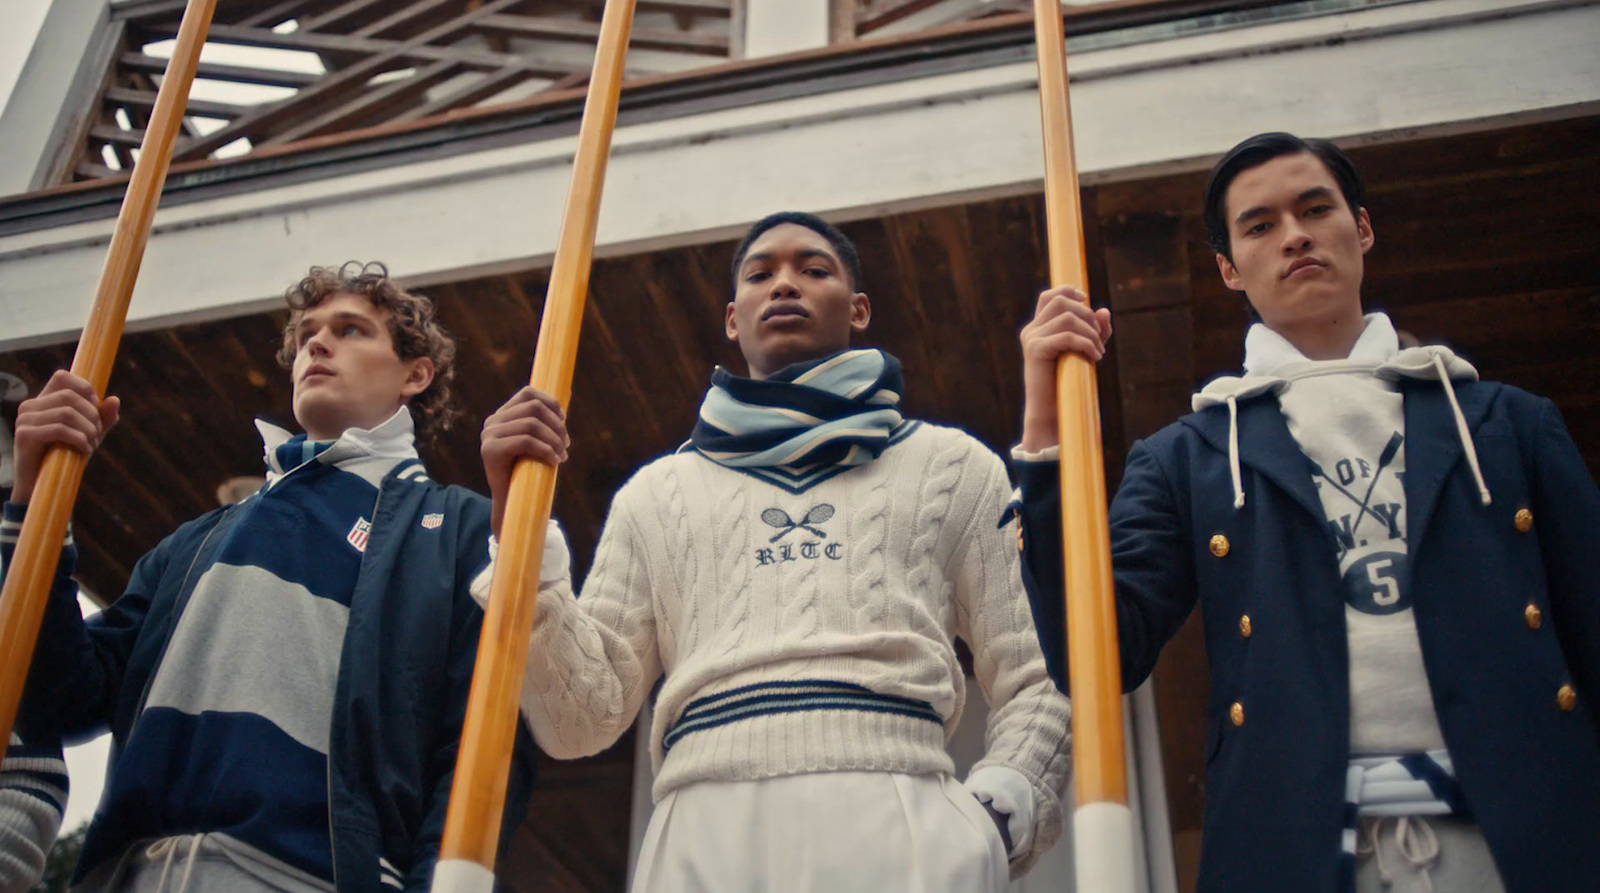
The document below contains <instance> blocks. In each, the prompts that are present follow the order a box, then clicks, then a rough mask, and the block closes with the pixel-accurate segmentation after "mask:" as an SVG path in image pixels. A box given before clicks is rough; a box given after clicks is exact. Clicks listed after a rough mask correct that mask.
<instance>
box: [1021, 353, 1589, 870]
mask: <svg viewBox="0 0 1600 893" xmlns="http://www.w3.org/2000/svg"><path fill="white" fill-rule="evenodd" d="M1402 388H1403V394H1404V399H1405V424H1406V465H1407V473H1406V476H1405V481H1404V486H1405V492H1406V501H1407V509H1406V512H1407V522H1406V531H1407V536H1406V540H1407V544H1408V550H1409V561H1410V568H1411V574H1412V582H1411V586H1410V592H1411V593H1412V594H1413V598H1414V604H1415V611H1416V622H1417V635H1418V638H1419V639H1420V641H1421V645H1422V656H1423V663H1424V666H1425V668H1426V670H1427V674H1428V681H1429V684H1430V685H1431V686H1432V690H1433V700H1434V706H1435V708H1436V709H1437V711H1438V716H1439V725H1440V728H1441V729H1442V731H1443V733H1444V738H1445V744H1446V746H1448V748H1449V750H1450V755H1451V758H1452V759H1453V761H1454V763H1455V767H1456V771H1457V774H1458V776H1459V778H1460V781H1461V785H1462V788H1463V790H1464V792H1465V796H1466V799H1467V802H1468V805H1469V806H1470V807H1471V809H1472V811H1473V813H1474V814H1475V816H1476V818H1477V821H1478V823H1479V825H1480V826H1481V828H1482V831H1483V834H1484V837H1485V838H1486V840H1487V841H1488V844H1489V848H1490V850H1491V852H1492V853H1493V855H1494V859H1495V864H1496V865H1497V866H1498V868H1499V870H1500V874H1501V876H1502V878H1503V880H1504V881H1505V884H1506V889H1507V890H1508V891H1509V893H1566V891H1574V893H1576V891H1586V893H1587V891H1593V890H1596V889H1600V736H1597V731H1596V725H1595V718H1594V714H1593V710H1594V709H1595V702H1594V698H1596V697H1597V696H1600V492H1597V491H1596V489H1595V483H1594V479H1593V477H1592V476H1591V475H1590V474H1589V471H1588V469H1587V468H1586V467H1585V465H1584V463H1583V459H1582V457H1581V456H1580V455H1579V454H1578V451H1577V449H1576V448H1575V447H1574V445H1573V443H1572V439H1571V437H1570V436H1569V435H1568V434H1567V431H1566V428H1565V426H1564V425H1563V424H1562V422H1561V417H1560V414H1559V413H1558V412H1557V410H1556V408H1555V406H1554V404H1552V403H1551V402H1550V401H1549V400H1545V399H1542V398H1538V397H1534V396H1532V395H1530V394H1527V393H1525V392H1523V391H1519V390H1517V389H1516V388H1512V387H1509V386H1504V385H1499V384H1493V383H1483V382H1458V383H1457V385H1456V388H1457V390H1456V393H1457V395H1458V397H1459V400H1460V403H1461V409H1462V412H1463V414H1464V415H1465V417H1466V420H1467V424H1468V428H1469V430H1470V431H1471V434H1472V441H1473V444H1474V446H1475V448H1476V450H1477V454H1478V458H1479V460H1480V463H1481V465H1482V468H1483V473H1484V476H1485V479H1486V482H1487V484H1488V487H1489V490H1490V492H1491V493H1492V494H1493V501H1492V503H1491V504H1490V505H1488V506H1485V505H1483V504H1482V502H1481V500H1480V498H1479V494H1478V491H1477V488H1476V485H1475V484H1474V482H1473V480H1472V477H1471V474H1470V471H1469V469H1468V468H1467V466H1466V464H1465V461H1464V459H1463V451H1462V447H1461V444H1460V442H1459V440H1458V436H1457V433H1456V428H1455V421H1454V418H1453V417H1452V414H1451V411H1450V406H1449V404H1448V402H1447V398H1446V395H1445V393H1444V391H1443V389H1442V387H1441V386H1440V385H1439V384H1438V382H1422V381H1406V382H1404V383H1403V384H1402ZM1228 426H1229V422H1228V411H1227V409H1226V408H1224V407H1214V408H1210V409H1206V410H1202V411H1201V412H1197V413H1194V414H1192V415H1188V416H1185V417H1183V418H1181V419H1179V420H1178V421H1177V422H1175V423H1173V424H1171V425H1168V426H1167V427H1166V428H1163V429H1162V430H1161V431H1159V432H1157V433H1156V434H1155V435H1154V436H1152V437H1150V438H1149V439H1147V440H1144V441H1141V442H1138V443H1135V444H1134V446H1133V448H1132V450H1131V451H1130V453H1129V455H1128V461H1127V466H1126V469H1125V471H1124V472H1123V478H1122V484H1121V487H1120V488H1119V489H1118V491H1117V495H1116V497H1115V499H1114V500H1113V501H1112V505H1111V511H1110V517H1111V550H1112V567H1113V576H1114V579H1115V588H1116V602H1117V625H1118V636H1119V639H1120V645H1121V658H1122V674H1123V686H1124V688H1125V690H1129V691H1131V690H1132V689H1133V688H1135V687H1136V686H1138V685H1139V683H1141V682H1143V681H1144V679H1145V678H1146V677H1147V676H1149V674H1150V672H1151V670H1152V669H1154V667H1155V663H1156V658H1157V656H1158V655H1159V653H1160V650H1161V647H1162V646H1163V645H1164V644H1165V643H1166V642H1167V640H1168V639H1170V638H1171V637H1172V636H1173V635H1174V634H1175V633H1176V632H1177V631H1178V628H1179V627H1180V626H1181V625H1182V624H1183V622H1184V620H1185V619H1186V618H1187V617H1188V615H1189V612H1190V610H1191V609H1192V608H1193V607H1194V606H1195V603H1196V602H1197V601H1198V602H1199V603H1200V605H1201V606H1202V611H1201V613H1202V619H1203V621H1204V627H1205V638H1206V652H1207V656H1208V659H1209V662H1210V668H1211V697H1210V704H1209V706H1208V708H1207V713H1208V719H1209V721H1208V724H1207V730H1206V786H1205V793H1206V802H1205V819H1204V826H1203V832H1202V852H1201V860H1200V889H1201V890H1203V891H1224V890H1227V891H1242V890H1248V891H1272V890H1285V891H1297V893H1299V891H1304V893H1319V891H1326V893H1333V891H1335V889H1336V886H1337V883H1338V878H1339V871H1338V858H1339V853H1340V830H1341V828H1342V810H1343V806H1344V776H1345V769H1346V765H1347V763H1348V758H1349V741H1350V717H1349V673H1348V642H1347V639H1346V632H1345V603H1344V598H1343V595H1342V592H1341V589H1340V586H1339V571H1338V567H1337V563H1336V559H1335V548H1334V542H1333V539H1332V534H1331V533H1330V532H1329V531H1328V529H1327V525H1326V521H1325V516H1324V513H1323V510H1322V506H1321V502H1320V500H1319V498H1318V496H1317V493H1316V490H1315V488H1314V485H1313V482H1312V478H1311V475H1310V473H1309V471H1308V469H1307V465H1306V459H1305V458H1304V454H1303V453H1302V452H1301V451H1300V448H1299V445H1298V444H1297V443H1296V442H1295V441H1294V439H1293V437H1292V436H1291V435H1290V434H1289V430H1288V426H1287V425H1286V423H1285V422H1284V419H1283V416H1282V414H1281V412H1280V411H1279V409H1278V403H1277V399H1276V397H1274V396H1272V395H1270V394H1268V395H1261V396H1257V397H1254V398H1250V399H1247V400H1244V401H1241V402H1240V403H1239V453H1240V458H1241V461H1242V465H1243V468H1242V471H1243V475H1244V490H1245V492H1246V493H1247V494H1248V497H1247V500H1246V502H1245V505H1244V507H1243V508H1242V509H1238V510H1236V509H1234V507H1233V487H1232V482H1231V476H1230V472H1229V467H1228ZM1017 470H1018V476H1019V478H1020V480H1021V484H1022V492H1023V521H1024V527H1025V531H1026V532H1025V535H1024V545H1023V552H1024V571H1023V576H1024V582H1025V583H1026V585H1027V588H1028V596H1029V600H1030V602H1031V604H1032V607H1033V611H1034V618H1035V621H1036V622H1037V624H1038V627H1039V630H1040V640H1041V645H1042V646H1043V649H1044V653H1045V658H1046V662H1047V664H1048V665H1049V668H1050V671H1051V674H1052V676H1053V677H1054V678H1055V680H1056V684H1057V685H1058V686H1061V687H1062V688H1063V690H1065V687H1066V685H1065V679H1064V669H1063V668H1064V665H1065V658H1064V651H1065V647H1066V646H1065V638H1064V632H1063V630H1064V619H1063V614H1064V611H1063V607H1062V595H1061V588H1062V582H1061V579H1062V570H1061V559H1060V555H1061V553H1060V545H1059V544H1060V531H1061V524H1060V518H1059V511H1060V494H1059V491H1058V477H1057V471H1056V468H1055V465H1054V464H1052V463H1029V462H1022V463H1018V469H1017ZM1522 509H1526V510H1528V511H1530V512H1531V513H1532V524H1531V526H1529V527H1528V529H1527V530H1526V531H1523V530H1521V529H1520V526H1519V525H1518V524H1517V523H1516V516H1517V513H1518V511H1519V510H1522ZM1521 526H1526V525H1521ZM1219 535H1220V536H1222V537H1225V538H1226V541H1227V546H1228V547H1227V548H1226V549H1222V548H1220V545H1221V541H1220V540H1219V541H1217V545H1218V548H1215V549H1213V538H1215V537H1217V536H1219ZM1219 552H1224V553H1225V554H1222V555H1220V556H1219V555H1218V554H1216V553H1219ZM1530 606H1533V607H1535V608H1537V609H1538V613H1539V620H1538V622H1537V623H1535V622H1533V620H1532V619H1531V618H1532V617H1533V616H1534V612H1532V611H1530V610H1529V608H1530ZM1245 615H1248V616H1249V618H1250V622H1249V624H1248V630H1249V631H1248V634H1246V633H1245V632H1244V631H1243V629H1242V625H1241V622H1240V621H1241V618H1242V617H1244V616H1245ZM1563 686H1571V687H1572V688H1574V689H1575V690H1576V694H1577V697H1576V700H1575V702H1574V701H1573V700H1572V699H1571V697H1570V694H1569V695H1568V697H1566V698H1561V697H1559V696H1558V692H1560V690H1561V689H1562V687H1563ZM1563 701H1564V702H1565V706H1566V708H1567V709H1564V707H1563V705H1562V703H1561V702H1563ZM1235 704H1238V705H1239V707H1240V708H1241V709H1240V711H1239V718H1240V719H1242V722H1239V723H1236V722H1235V721H1234V716H1233V715H1232V714H1233V709H1232V708H1233V706H1234V705H1235Z"/></svg>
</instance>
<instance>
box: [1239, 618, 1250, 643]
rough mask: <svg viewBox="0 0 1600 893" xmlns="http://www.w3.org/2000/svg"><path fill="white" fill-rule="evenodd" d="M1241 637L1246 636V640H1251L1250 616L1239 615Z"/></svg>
mask: <svg viewBox="0 0 1600 893" xmlns="http://www.w3.org/2000/svg"><path fill="white" fill-rule="evenodd" d="M1239 635H1241V636H1244V637H1245V638H1246V639H1248V638H1250V615H1249V614H1241V615H1239Z"/></svg>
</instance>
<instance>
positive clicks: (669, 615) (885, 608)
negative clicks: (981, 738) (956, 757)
mask: <svg viewBox="0 0 1600 893" xmlns="http://www.w3.org/2000/svg"><path fill="white" fill-rule="evenodd" d="M1009 495H1010V485H1009V484H1008V482H1007V478H1006V473H1005V469H1004V466H1003V465H1002V463H1001V461H1000V459H999V457H998V456H996V455H994V454H993V453H992V452H990V451H989V450H988V449H986V448H985V447H984V446H983V445H982V444H980V443H979V442H978V441H977V440H975V439H973V438H972V437H970V436H968V435H967V434H964V433H962V432H960V431H957V430H954V429H950V428H942V427H938V426H934V425H928V424H923V425H920V426H919V427H918V428H917V429H916V430H915V431H913V432H912V434H911V435H910V436H908V437H907V438H906V439H905V440H903V441H901V442H900V443H898V444H895V445H894V446H891V447H890V448H889V449H888V450H886V451H885V452H884V453H883V455H881V456H880V457H879V458H877V459H876V460H874V461H872V462H870V463H868V464H866V465H863V466H860V467H858V468H855V469H852V470H850V471H848V472H846V473H844V474H841V475H839V476H837V477H834V478H832V479H831V480H828V481H826V482H824V483H821V484H818V485H816V486H815V487H813V488H811V489H809V490H807V491H806V492H804V493H802V494H799V495H796V494H791V493H788V492H786V491H784V490H782V489H779V488H778V487H775V486H773V485H771V484H769V483H766V482H764V481H760V480H757V479H755V478H753V477H750V476H748V475H745V474H742V473H739V472H736V471H733V470H730V469H728V468H724V467H722V466H719V465H716V464H714V463H712V462H711V461H710V460H708V459H706V458H704V457H702V456H700V455H697V454H694V453H680V454H677V455H672V456H668V457H665V458H662V459H659V460H657V461H656V462H653V463H651V464H650V465H648V466H646V467H645V468H644V469H643V470H641V471H640V472H639V473H638V474H637V475H635V476H634V477H633V479H632V480H630V481H629V482H628V483H627V484H626V485H625V486H623V488H622V489H621V490H620V491H618V493H617V495H616V497H615V499H614V501H613V502H612V506H611V513H610V517H609V518H608V520H607V522H606V527H605V532H604V534H603V535H602V536H601V539H600V544H599V547H598V549H597V551H596V554H595V562H594V567H593V569H592V570H591V572H590V574H589V578H588V580H587V582H586V584H585V586H584V591H583V597H582V599H574V598H573V595H572V589H571V583H570V580H569V579H559V580H556V581H555V582H553V583H547V584H546V585H545V586H544V587H543V588H542V591H541V593H540V596H539V608H538V616H537V619H536V620H535V623H534V630H533V638H532V641H531V643H530V646H529V656H528V669H527V676H526V684H525V686H524V689H523V712H524V715H525V716H526V717H527V718H528V722H529V724H530V726H531V727H532V728H533V730H534V733H535V737H536V738H537V740H538V742H539V744H540V745H541V746H542V747H543V748H544V749H545V750H546V752H548V753H549V754H550V755H551V756H554V757H557V758H573V757H581V756H586V755H589V754H593V753H595V752H597V751H600V750H602V749H604V748H606V747H608V746H609V745H611V744H612V743H613V742H615V741H616V740H617V738H618V737H619V736H621V735H622V733H623V732H624V731H626V730H627V728H628V726H629V725H630V724H632V722H633V718H634V716H635V715H636V714H637V713H638V710H639V707H640V705H641V704H642V703H643V701H644V699H645V697H646V696H647V695H649V693H650V691H651V689H652V687H653V686H654V685H655V683H656V680H657V679H658V678H659V677H661V675H662V674H663V673H665V675H666V681H665V682H664V684H663V685H662V688H661V692H660V694H659V696H658V697H657V699H656V702H655V707H654V710H655V712H654V720H655V721H654V723H653V725H652V730H653V733H652V739H651V742H650V752H651V758H652V761H653V763H654V766H655V769H656V773H657V775H656V783H655V789H654V796H655V797H656V799H658V800H659V799H660V798H661V797H663V796H665V795H666V794H667V793H668V792H670V791H672V790H674V789H675V788H678V787H680V786H682V785H685V784H689V783H692V782H695V781H702V780H717V781H744V780H753V779H761V778H770V777H774V776H781V775H792V774H796V773H802V772H819V771H831V770H877V771H887V772H904V773H913V774H914V773H930V772H945V773H952V772H953V770H954V767H953V765H952V763H951V760H950V757H949V756H948V755H947V754H946V752H945V742H946V740H947V739H948V737H949V736H950V734H952V733H953V731H954V729H955V727H956V723H957V721H958V720H959V719H960V717H961V710H962V706H963V704H964V702H965V700H966V685H965V679H964V676H963V674H962V671H961V666H960V664H959V663H958V661H957V659H956V651H955V645H954V640H955V637H956V636H960V637H961V638H962V639H964V640H965V641H966V642H968V643H969V644H970V645H971V647H972V652H973V655H974V658H975V659H974V669H975V671H976V674H977V678H978V682H979V684H980V685H981V686H982V687H983V690H984V693H985V695H986V696H987V699H988V701H989V703H990V704H991V705H993V707H994V709H993V711H992V712H991V713H990V716H989V725H988V730H987V736H986V742H987V745H988V752H987V754H986V755H985V757H984V758H983V760H982V761H980V762H979V763H978V764H977V765H976V766H974V767H973V768H974V772H975V773H976V772H977V770H979V769H982V768H983V767H985V766H989V765H999V766H1006V767H1010V768H1011V769H1014V770H1016V771H1017V772H1020V773H1021V774H1022V775H1023V776H1024V777H1026V778H1027V779H1028V781H1029V783H1030V785H1031V787H1032V788H1033V796H1034V804H1033V806H1034V809H1033V810H1032V811H1033V815H1034V828H1033V832H1034V833H1033V834H1032V835H1031V840H1030V841H1028V842H1027V846H1026V849H1025V851H1023V852H1018V853H1013V861H1012V869H1013V872H1014V873H1015V874H1018V875H1020V874H1021V873H1023V872H1025V871H1026V870H1027V868H1028V867H1029V866H1030V865H1031V864H1032V862H1033V861H1034V859H1035V858H1036V857H1037V856H1038V855H1039V854H1041V853H1043V852H1044V851H1045V850H1047V849H1049V847H1050V846H1051V845H1052V844H1053V843H1054V842H1055V841H1056V839H1057V837H1059V835H1060V831H1061V805H1060V801H1059V798H1058V796H1057V794H1056V791H1057V790H1059V789H1060V788H1061V787H1062V786H1063V784H1064V782H1065V779H1066V776H1067V772H1068V765H1069V757H1068V741H1069V726H1070V723H1069V707H1068V704H1067V701H1066V699H1065V698H1064V697H1063V696H1062V695H1061V694H1060V693H1058V692H1057V691H1056V689H1055V687H1054V686H1053V685H1052V684H1051V682H1050V680H1049V678H1048V677H1047V675H1046V673H1045V667H1044V659H1043V657H1042V656H1041V654H1040V651H1039V645H1038V640H1037V639H1036V637H1035V633H1034V627H1033V621H1032V616H1031V614H1030V613H1029V610H1028V603H1027V600H1026V598H1025V597H1024V595H1023V589H1022V585H1021V579H1020V574H1019V564H1018V556H1017V535H1016V530H1015V529H1014V524H1015V522H1014V521H1013V522H1010V523H1008V524H1007V525H1006V526H1005V527H1003V528H1001V527H998V526H997V523H996V522H997V521H998V520H999V518H1000V517H1001V514H1002V512H1003V511H1004V508H1005V505H1006V502H1007V500H1008V498H1009ZM821 506H829V507H831V511H829V509H824V508H820V507H821ZM484 579H487V575H485V578H484ZM793 680H808V681H814V680H828V681H832V682H844V683H853V684H856V685H860V686H865V687H866V688H868V689H871V690H872V691H873V692H877V693H879V694H887V695H896V696H899V697H903V698H908V699H913V700H917V701H925V702H928V703H929V704H931V705H933V707H934V709H935V710H936V711H937V713H938V715H939V716H940V717H942V718H943V720H944V722H943V726H942V728H941V727H940V726H939V725H937V724H936V723H934V722H932V721H929V720H928V719H919V718H915V717H908V716H902V715H895V714H888V713H873V712H861V711H855V710H823V711H813V712H792V713H776V714H766V715H756V716H750V717H748V718H744V719H741V720H739V721H735V722H730V723H727V724H724V725H717V726H715V727H712V728H707V729H704V730H701V731H696V732H693V733H690V734H685V735H683V737H681V738H679V739H678V740H677V741H676V742H674V743H673V744H672V746H671V747H670V749H669V750H667V751H666V752H665V755H663V747H662V737H663V735H665V734H666V733H667V732H668V731H669V730H671V728H672V726H673V723H674V721H675V720H676V719H677V718H678V717H679V715H680V713H681V712H682V711H683V710H684V708H685V706H686V705H688V704H690V703H691V702H692V701H694V700H696V699H698V698H704V697H706V696H707V695H714V694H717V693H720V692H727V691H729V690H731V689H734V688H737V687H740V686H746V685H751V684H754V683H770V682H775V681H793Z"/></svg>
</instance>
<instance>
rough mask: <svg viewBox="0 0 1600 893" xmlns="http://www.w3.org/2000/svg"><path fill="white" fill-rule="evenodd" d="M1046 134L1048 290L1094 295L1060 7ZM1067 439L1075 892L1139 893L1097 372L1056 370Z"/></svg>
mask: <svg viewBox="0 0 1600 893" xmlns="http://www.w3.org/2000/svg"><path fill="white" fill-rule="evenodd" d="M1033 12H1034V32H1035V43H1036V48H1037V51H1038V57H1039V104H1040V111H1041V112H1042V115H1043V119H1042V120H1043V130H1044V184H1045V185H1044V197H1045V221H1046V229H1047V232H1048V239H1049V247H1050V284H1051V286H1061V285H1075V286H1077V287H1078V288H1080V289H1082V290H1083V291H1084V292H1085V293H1086V294H1087V292H1088V284H1089V283H1088V275H1087V266H1088V265H1087V262H1086V257H1085V249H1084V244H1083V206H1082V204H1081V202H1080V201H1079V196H1078V166H1077V162H1076V161H1075V159H1074V158H1073V151H1072V111H1071V107H1070V106H1069V104H1068V101H1067V54H1066V40H1065V37H1064V35H1063V27H1062V18H1061V3H1060V0H1034V4H1033ZM1056 388H1057V391H1056V394H1057V397H1056V399H1057V401H1058V405H1057V418H1058V419H1059V424H1060V435H1061V532H1062V550H1061V551H1062V559H1063V561H1064V562H1065V569H1066V575H1065V577H1064V579H1065V581H1066V587H1065V588H1066V599H1067V605H1066V616H1067V673H1068V678H1069V680H1070V684H1071V689H1072V759H1073V776H1074V780H1075V793H1076V794H1077V811H1076V812H1075V813H1074V815H1073V841H1074V844H1075V848H1074V856H1075V858H1076V860H1077V877H1078V886H1077V888H1078V889H1079V890H1093V891H1095V893H1132V890H1133V877H1134V875H1133V814H1132V812H1131V811H1130V810H1129V808H1128V776H1127V766H1126V763H1125V757H1124V752H1123V726H1122V672H1121V662H1120V660H1119V659H1118V650H1117V614H1116V604H1115V602H1114V600H1113V596H1112V587H1111V533H1110V529H1109V525H1108V523H1107V519H1106V476H1105V459H1104V457H1103V456H1101V454H1100V402H1099V396H1098V389H1097V387H1096V385H1095V375H1094V366H1093V364H1091V363H1090V362H1089V361H1088V360H1086V359H1084V358H1083V357H1081V356H1079V355H1077V354H1067V355H1065V356H1063V357H1062V358H1061V362H1060V363H1059V364H1058V365H1057V367H1056Z"/></svg>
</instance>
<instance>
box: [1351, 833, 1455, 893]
mask: <svg viewBox="0 0 1600 893" xmlns="http://www.w3.org/2000/svg"><path fill="white" fill-rule="evenodd" d="M1386 821H1393V822H1394V825H1393V826H1392V827H1393V828H1394V848H1395V850H1397V851H1398V852H1399V853H1400V857H1401V858H1402V859H1404V860H1405V861H1406V862H1407V863H1409V864H1410V865H1411V867H1412V868H1414V869H1416V871H1417V877H1418V879H1419V880H1421V881H1422V889H1423V890H1424V891H1428V893H1431V891H1432V890H1433V877H1432V875H1431V874H1430V870H1431V869H1432V868H1433V865H1434V863H1436V862H1438V861H1439V835H1438V834H1437V833H1436V832H1435V831H1434V830H1433V825H1431V824H1429V822H1428V820H1427V819H1424V818H1421V817H1420V816H1398V817H1395V818H1393V819H1389V818H1378V819H1369V820H1367V821H1364V822H1362V823H1361V830H1362V832H1363V833H1362V835H1361V843H1360V844H1358V845H1357V847H1356V856H1357V857H1358V858H1359V857H1361V856H1369V855H1370V856H1372V857H1373V859H1374V860H1375V861H1376V862H1377V863H1378V877H1379V878H1381V879H1382V880H1383V883H1384V885H1385V886H1387V885H1389V884H1391V883H1393V882H1394V874H1393V872H1391V871H1390V869H1389V866H1387V865H1385V864H1383V846H1382V844H1381V843H1380V842H1379V837H1381V836H1382V834H1383V823H1384V822H1386ZM1368 840H1370V841H1371V842H1372V845H1371V848H1370V849H1369V848H1368V847H1367V846H1366V842H1367V841H1368Z"/></svg>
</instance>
